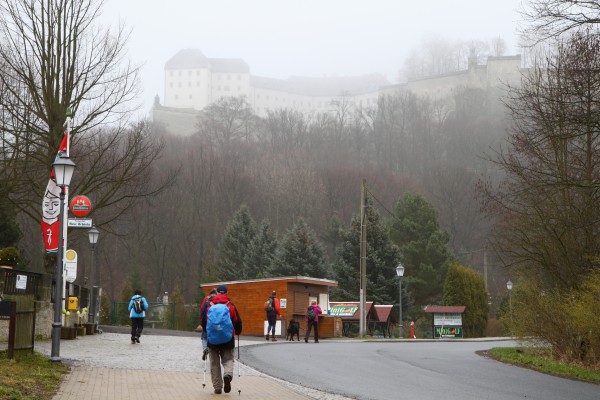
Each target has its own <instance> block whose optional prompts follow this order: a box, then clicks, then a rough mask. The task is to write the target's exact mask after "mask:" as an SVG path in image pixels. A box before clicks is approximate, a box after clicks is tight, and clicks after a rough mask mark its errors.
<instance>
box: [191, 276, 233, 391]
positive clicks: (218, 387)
mask: <svg viewBox="0 0 600 400" xmlns="http://www.w3.org/2000/svg"><path fill="white" fill-rule="evenodd" d="M218 304H225V305H226V306H227V308H228V310H229V318H230V319H231V323H232V325H233V327H232V330H231V339H229V340H227V341H225V342H224V343H220V344H216V343H212V340H213V339H211V337H212V332H211V329H214V328H212V327H211V323H209V320H210V315H211V308H212V307H214V306H215V305H218ZM201 321H202V329H203V330H204V331H205V332H206V334H207V339H208V349H209V356H210V376H211V380H212V384H213V388H214V389H215V393H216V394H221V391H222V390H224V391H225V393H229V392H230V391H231V380H232V379H233V360H234V355H235V335H239V334H240V333H242V319H241V318H240V314H239V312H238V310H237V308H236V307H235V305H233V303H231V301H230V299H229V296H228V294H227V287H226V286H225V285H221V286H219V287H218V288H217V294H216V295H215V296H214V297H213V298H212V299H211V301H210V303H209V304H208V306H207V307H206V311H205V312H203V313H202V315H201ZM227 336H228V335H227ZM221 364H223V370H221Z"/></svg>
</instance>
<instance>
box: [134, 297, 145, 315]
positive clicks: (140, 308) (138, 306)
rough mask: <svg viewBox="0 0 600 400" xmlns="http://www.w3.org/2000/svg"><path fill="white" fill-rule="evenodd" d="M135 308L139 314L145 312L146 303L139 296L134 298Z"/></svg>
mask: <svg viewBox="0 0 600 400" xmlns="http://www.w3.org/2000/svg"><path fill="white" fill-rule="evenodd" d="M133 310H134V311H135V312H136V313H138V314H141V313H142V312H144V303H143V302H142V298H141V297H138V298H137V299H135V300H133Z"/></svg>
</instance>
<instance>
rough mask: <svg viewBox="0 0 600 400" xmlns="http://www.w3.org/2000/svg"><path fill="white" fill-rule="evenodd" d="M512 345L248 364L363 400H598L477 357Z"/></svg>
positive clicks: (570, 383)
mask: <svg viewBox="0 0 600 400" xmlns="http://www.w3.org/2000/svg"><path fill="white" fill-rule="evenodd" d="M517 345H519V343H517V342H513V341H505V340H503V341H468V340H455V341H447V342H446V341H444V342H440V341H425V340H414V341H410V340H404V341H390V342H386V341H362V342H361V341H353V342H349V341H344V342H342V341H329V340H321V341H320V342H319V343H318V344H317V343H312V342H311V343H308V344H307V343H304V342H294V343H289V342H288V343H284V344H282V345H275V346H245V347H243V348H242V349H241V352H242V354H241V358H242V360H244V363H246V364H247V365H250V366H252V367H253V368H255V369H256V370H258V371H261V372H264V373H266V374H269V375H271V376H274V377H277V378H279V379H281V380H284V381H288V382H292V383H295V384H298V385H301V386H307V387H311V388H315V389H319V390H323V391H325V392H328V393H335V394H338V395H343V396H347V397H350V398H353V399H360V400H389V399H397V398H406V399H411V400H421V399H422V400H426V399H427V400H428V399H438V398H442V399H461V400H480V399H487V400H516V399H525V398H526V399H539V400H565V399H572V400H598V399H600V386H599V385H595V384H590V383H585V382H580V381H575V380H569V379H564V378H559V377H554V376H550V375H546V374H542V373H539V372H535V371H533V370H529V369H524V368H519V367H515V366H512V365H508V364H503V363H500V362H497V361H495V360H492V359H489V358H486V357H483V356H481V355H479V354H477V352H478V351H482V350H487V349H490V348H492V347H514V346H517Z"/></svg>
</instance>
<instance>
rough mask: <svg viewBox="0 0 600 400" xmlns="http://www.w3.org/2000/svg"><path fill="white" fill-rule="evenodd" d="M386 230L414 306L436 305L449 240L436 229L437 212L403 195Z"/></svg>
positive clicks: (418, 198) (416, 197)
mask: <svg viewBox="0 0 600 400" xmlns="http://www.w3.org/2000/svg"><path fill="white" fill-rule="evenodd" d="M390 228H391V229H390V235H391V237H392V239H393V240H394V243H396V244H397V245H398V246H399V247H400V252H401V254H402V263H403V265H404V267H405V268H406V270H405V273H404V276H405V278H404V282H406V285H407V286H408V287H410V288H411V292H412V296H413V300H414V303H415V304H416V305H426V304H432V303H435V302H436V301H440V300H441V299H442V293H443V290H442V289H443V285H444V280H445V279H446V269H447V267H448V261H449V258H450V254H449V251H448V247H447V245H448V241H449V236H448V234H447V233H446V232H445V231H443V230H441V229H440V227H439V224H438V220H437V211H436V210H435V209H434V208H433V206H431V204H429V203H428V202H427V201H426V200H425V199H424V198H423V197H422V196H420V195H418V194H412V193H407V194H405V195H404V196H403V197H402V198H401V199H399V200H398V202H397V203H396V208H395V211H394V218H393V219H392V221H391V224H390Z"/></svg>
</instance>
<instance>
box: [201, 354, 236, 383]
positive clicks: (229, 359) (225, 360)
mask: <svg viewBox="0 0 600 400" xmlns="http://www.w3.org/2000/svg"><path fill="white" fill-rule="evenodd" d="M208 349H209V354H210V378H211V380H212V384H213V388H215V389H222V388H223V376H225V375H229V376H231V377H232V378H233V359H234V357H235V348H233V349H211V348H210V347H209V348H208ZM221 364H223V373H222V374H221Z"/></svg>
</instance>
